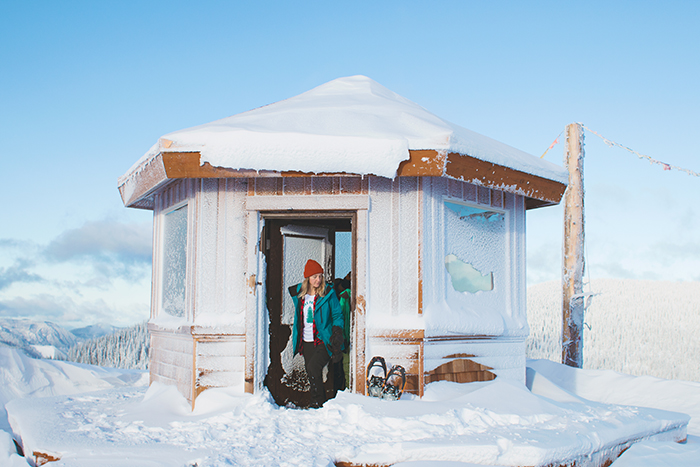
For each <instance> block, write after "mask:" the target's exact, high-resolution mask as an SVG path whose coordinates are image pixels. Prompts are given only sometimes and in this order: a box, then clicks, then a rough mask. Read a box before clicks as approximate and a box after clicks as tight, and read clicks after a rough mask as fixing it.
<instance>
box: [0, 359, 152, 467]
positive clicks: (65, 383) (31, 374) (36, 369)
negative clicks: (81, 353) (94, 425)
mask: <svg viewBox="0 0 700 467" xmlns="http://www.w3.org/2000/svg"><path fill="white" fill-rule="evenodd" d="M147 384H148V373H146V372H143V371H135V370H115V369H112V368H102V367H97V366H92V365H83V364H80V363H72V362H62V361H56V360H41V359H34V358H30V357H27V356H26V355H25V354H24V353H23V352H21V351H18V350H17V349H15V348H12V347H7V346H4V345H0V465H1V466H6V465H8V466H15V465H22V466H26V465H27V463H26V462H25V460H24V459H23V458H21V457H19V456H17V455H16V454H14V455H12V454H13V453H14V452H15V448H14V444H13V443H12V440H11V438H10V436H9V432H10V431H11V429H10V425H9V423H8V419H7V412H6V411H5V404H6V403H7V402H9V401H12V400H15V401H16V402H17V403H18V404H25V405H30V404H28V403H27V401H28V400H29V401H31V403H32V404H33V403H34V401H36V400H39V399H36V398H38V397H45V396H56V395H61V396H65V395H69V394H80V393H85V392H89V391H96V390H100V389H108V388H115V387H129V388H132V387H138V386H140V387H141V391H145V387H146V385H147ZM41 417H43V414H42V415H41ZM57 426H60V425H57ZM53 428H54V429H55V426H54V427H53Z"/></svg>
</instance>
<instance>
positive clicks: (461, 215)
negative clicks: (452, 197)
mask: <svg viewBox="0 0 700 467" xmlns="http://www.w3.org/2000/svg"><path fill="white" fill-rule="evenodd" d="M445 208H446V209H445V248H446V252H445V253H446V256H445V269H446V272H447V275H448V284H450V285H447V287H448V289H451V290H452V291H451V292H450V291H449V290H448V295H450V294H454V293H455V292H459V293H461V294H462V295H463V294H464V293H466V294H467V295H470V294H477V293H484V292H486V293H487V294H489V295H490V294H492V292H491V291H493V290H497V289H498V286H499V279H500V280H501V281H502V280H503V278H504V277H505V267H506V252H505V232H506V225H505V224H506V219H505V214H504V213H502V212H498V211H492V210H490V209H488V208H483V207H476V206H468V205H464V204H459V203H453V202H447V201H446V202H445ZM503 285H504V284H501V286H503ZM501 292H502V291H501ZM501 295H502V294H496V296H494V297H491V298H487V297H483V298H480V299H479V302H484V303H479V305H480V306H496V305H497V304H498V303H497V302H500V299H501V297H500V296H501ZM474 304H475V305H476V304H477V303H476V302H475V303H474Z"/></svg>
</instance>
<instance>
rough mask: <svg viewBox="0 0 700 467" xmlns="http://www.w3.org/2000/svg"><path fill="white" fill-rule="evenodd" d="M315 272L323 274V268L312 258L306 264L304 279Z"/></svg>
mask: <svg viewBox="0 0 700 467" xmlns="http://www.w3.org/2000/svg"><path fill="white" fill-rule="evenodd" d="M314 274H323V268H322V267H321V265H320V264H318V263H317V262H316V261H314V260H312V259H310V260H308V261H307V262H306V266H304V279H306V278H307V277H311V276H313V275H314Z"/></svg>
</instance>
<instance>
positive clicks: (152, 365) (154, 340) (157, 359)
mask: <svg viewBox="0 0 700 467" xmlns="http://www.w3.org/2000/svg"><path fill="white" fill-rule="evenodd" d="M150 331H151V332H150V334H151V349H150V353H149V364H148V367H149V372H150V382H151V383H153V382H159V383H163V384H169V385H173V386H176V387H177V389H178V390H179V391H180V393H181V394H182V395H183V396H185V397H186V398H187V400H190V401H191V400H192V397H193V393H192V382H193V379H192V375H193V368H192V362H193V358H192V354H193V352H194V341H193V340H192V336H191V335H189V334H185V333H178V332H174V331H164V330H155V329H150Z"/></svg>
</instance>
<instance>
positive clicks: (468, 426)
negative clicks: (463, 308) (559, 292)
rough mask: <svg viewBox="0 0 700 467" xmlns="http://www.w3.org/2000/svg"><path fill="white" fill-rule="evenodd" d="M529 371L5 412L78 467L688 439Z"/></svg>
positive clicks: (548, 458) (96, 396)
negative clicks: (386, 385)
mask: <svg viewBox="0 0 700 467" xmlns="http://www.w3.org/2000/svg"><path fill="white" fill-rule="evenodd" d="M540 368H542V370H543V371H545V372H546V366H541V367H540ZM579 371H580V370H579ZM610 373H611V372H610ZM528 376H529V377H528V381H529V385H530V386H531V388H532V391H531V390H529V389H528V388H527V387H526V386H525V385H521V384H518V383H513V382H509V381H506V380H500V379H496V380H495V381H491V382H484V383H471V384H457V383H449V382H437V383H432V384H430V385H428V387H427V390H426V394H425V396H424V397H423V398H422V399H419V398H417V397H413V396H410V395H408V396H407V397H405V398H404V399H402V400H401V401H398V402H388V401H382V400H379V399H376V398H369V397H365V396H361V395H358V394H351V393H340V394H339V395H338V397H336V398H335V399H333V400H331V401H329V402H327V403H326V405H325V407H323V408H322V409H319V410H298V409H291V408H284V407H278V406H276V405H275V404H274V403H273V402H272V400H271V398H270V397H269V396H268V395H267V394H266V393H264V394H258V395H242V394H241V393H240V391H236V390H232V389H212V390H209V391H205V392H204V393H203V394H202V395H201V396H200V397H199V398H197V401H196V405H195V408H194V410H191V406H190V404H189V403H188V402H187V401H186V400H185V399H184V398H183V397H182V396H181V395H180V394H179V393H178V392H177V390H176V389H175V388H174V387H169V386H163V385H158V384H154V385H152V386H151V387H150V388H149V389H147V388H146V387H135V388H124V387H118V388H113V389H108V390H103V391H98V392H91V393H84V394H79V395H71V396H55V397H47V398H40V399H32V400H31V403H30V404H29V403H27V402H26V399H15V400H14V401H11V402H10V403H8V404H7V411H8V415H9V419H10V424H11V425H12V429H13V432H14V433H15V434H16V435H19V436H21V440H22V444H23V445H24V450H25V452H27V453H28V454H29V453H33V452H37V453H45V454H48V455H50V456H52V457H53V458H57V459H59V460H57V461H55V463H51V464H49V465H56V466H73V467H79V466H80V467H82V466H88V465H90V466H93V465H112V466H113V465H128V466H130V467H140V466H173V465H179V466H180V465H184V466H195V465H196V466H198V467H203V466H215V465H216V466H221V465H304V466H312V465H313V466H332V465H333V464H334V463H335V464H338V465H363V464H370V465H392V464H397V463H401V462H408V461H430V463H431V465H434V462H435V461H453V462H462V463H465V462H468V463H474V464H479V465H502V466H506V465H507V466H558V465H562V464H563V465H573V463H574V462H575V465H577V466H588V465H595V466H598V465H603V464H604V463H605V462H606V461H607V460H609V459H614V458H616V457H617V456H618V455H619V453H620V452H621V451H622V450H624V449H625V448H627V447H629V446H630V445H632V444H633V443H636V442H639V441H642V440H657V441H682V440H684V439H685V438H686V429H687V425H688V421H689V418H690V417H688V416H687V415H684V414H680V413H676V412H668V411H663V410H657V409H649V408H638V407H631V406H622V405H611V404H604V403H600V402H592V401H588V400H585V399H582V398H581V397H579V396H577V395H575V394H573V393H571V392H568V391H566V390H564V389H562V388H561V387H560V386H557V385H556V384H554V383H553V382H552V381H551V380H550V379H548V378H547V377H545V376H544V374H542V373H536V372H535V371H534V370H533V369H530V370H529V375H528ZM608 382H609V383H611V382H612V381H608ZM424 465H427V463H426V464H424ZM460 465H462V464H460Z"/></svg>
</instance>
